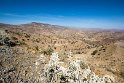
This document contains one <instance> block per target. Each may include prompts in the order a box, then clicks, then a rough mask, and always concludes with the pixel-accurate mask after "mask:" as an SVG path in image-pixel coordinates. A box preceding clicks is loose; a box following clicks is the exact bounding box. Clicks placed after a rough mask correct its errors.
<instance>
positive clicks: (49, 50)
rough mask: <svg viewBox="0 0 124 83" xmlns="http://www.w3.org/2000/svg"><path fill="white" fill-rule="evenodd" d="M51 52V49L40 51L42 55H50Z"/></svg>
mask: <svg viewBox="0 0 124 83" xmlns="http://www.w3.org/2000/svg"><path fill="white" fill-rule="evenodd" d="M53 51H54V50H53V49H52V48H48V49H46V50H43V51H41V53H43V54H44V55H52V53H53Z"/></svg>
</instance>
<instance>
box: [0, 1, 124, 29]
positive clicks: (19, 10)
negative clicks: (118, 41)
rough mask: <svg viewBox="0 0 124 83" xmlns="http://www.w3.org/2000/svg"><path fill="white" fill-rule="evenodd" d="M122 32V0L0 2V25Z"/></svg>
mask: <svg viewBox="0 0 124 83" xmlns="http://www.w3.org/2000/svg"><path fill="white" fill-rule="evenodd" d="M30 22H41V23H49V24H54V25H62V26H70V27H75V28H103V29H104V28H105V29H124V0H0V23H8V24H25V23H30Z"/></svg>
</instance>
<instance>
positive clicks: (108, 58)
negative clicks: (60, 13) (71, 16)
mask: <svg viewBox="0 0 124 83" xmlns="http://www.w3.org/2000/svg"><path fill="white" fill-rule="evenodd" d="M123 41H124V32H123V31H115V30H92V29H91V30H85V29H71V28H67V27H62V26H58V25H50V24H44V23H36V22H33V23H29V24H22V25H10V24H2V23H1V24H0V83H50V82H51V83H55V81H56V83H60V82H61V83H102V82H103V83H114V82H115V83H123V82H124V45H123V43H124V42H123ZM54 52H58V55H57V54H55V53H54ZM52 53H53V55H55V56H56V57H57V58H55V57H53V56H51V55H52ZM69 55H71V56H69ZM52 57H53V59H54V58H55V59H57V60H58V59H59V60H58V62H55V63H56V65H54V66H53V64H54V62H52V61H54V60H52ZM57 60H56V61H57ZM77 63H78V64H77ZM51 65H52V66H51ZM70 66H71V67H72V70H73V67H74V69H75V67H76V68H78V69H76V70H74V71H72V70H71V69H69V68H70ZM77 66H78V67H77ZM57 67H59V69H60V71H59V70H57V69H56V68H57ZM51 68H53V69H54V70H51V72H50V73H51V74H50V73H49V69H51ZM61 68H62V69H61ZM63 69H64V71H65V72H64V71H63ZM85 70H86V71H90V73H89V74H87V72H86V71H85ZM53 71H56V73H55V72H53ZM79 71H80V72H79ZM63 72H64V73H63ZM67 72H72V76H71V77H69V76H70V74H71V73H67ZM45 73H46V74H45ZM74 73H76V74H74ZM84 74H85V75H87V76H85V75H84ZM51 75H52V77H51ZM56 75H57V76H56ZM58 75H59V76H60V77H58ZM75 76H76V77H75ZM106 76H107V77H106ZM105 78H106V79H105ZM91 79H94V82H93V81H92V80H91ZM96 79H97V82H96ZM113 79H114V80H113ZM101 80H103V81H102V82H101ZM106 80H107V81H106ZM108 80H109V81H108Z"/></svg>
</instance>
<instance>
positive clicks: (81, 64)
mask: <svg viewBox="0 0 124 83" xmlns="http://www.w3.org/2000/svg"><path fill="white" fill-rule="evenodd" d="M80 67H81V69H85V68H86V69H87V68H88V65H87V64H85V63H84V62H81V63H80Z"/></svg>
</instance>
